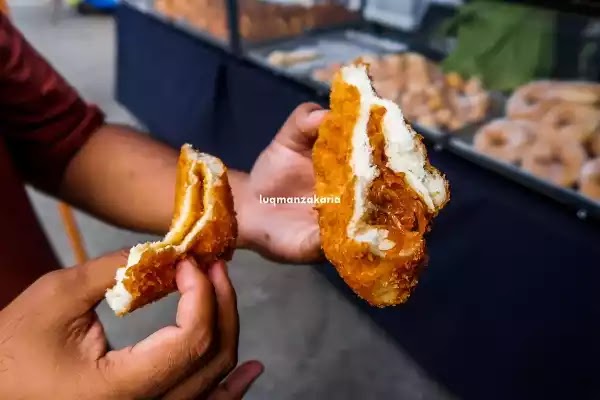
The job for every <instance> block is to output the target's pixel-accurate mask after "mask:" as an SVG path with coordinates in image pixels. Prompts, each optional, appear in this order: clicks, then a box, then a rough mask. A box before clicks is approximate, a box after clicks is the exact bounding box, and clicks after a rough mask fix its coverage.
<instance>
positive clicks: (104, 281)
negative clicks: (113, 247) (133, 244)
mask: <svg viewBox="0 0 600 400" xmlns="http://www.w3.org/2000/svg"><path fill="white" fill-rule="evenodd" d="M128 254H129V251H128V250H121V251H118V252H114V253H109V254H106V255H104V256H101V257H98V258H95V259H93V260H89V261H87V262H85V263H83V264H79V265H76V266H74V267H71V268H66V269H63V270H62V271H60V272H61V273H62V275H63V276H62V277H61V279H60V280H61V282H60V283H58V285H59V286H63V290H64V292H65V293H68V296H61V297H62V298H64V300H63V301H64V302H65V303H68V304H63V305H62V306H63V307H67V309H70V310H71V311H72V314H73V313H85V312H87V311H89V310H90V309H91V308H93V307H95V306H96V305H97V304H98V303H99V302H100V301H101V300H102V299H103V298H104V294H105V293H106V289H108V288H110V287H112V286H113V285H114V284H115V275H116V272H117V269H119V268H120V267H123V266H125V265H126V264H127V257H128ZM57 306H60V305H57Z"/></svg>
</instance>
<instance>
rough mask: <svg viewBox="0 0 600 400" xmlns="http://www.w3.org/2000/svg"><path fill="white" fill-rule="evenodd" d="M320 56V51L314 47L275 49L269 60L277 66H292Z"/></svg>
mask: <svg viewBox="0 0 600 400" xmlns="http://www.w3.org/2000/svg"><path fill="white" fill-rule="evenodd" d="M320 56H321V55H320V54H319V52H318V51H316V50H313V49H297V50H294V51H281V50H275V51H272V52H271V53H270V54H269V55H268V57H267V61H268V62H269V64H271V65H275V66H277V67H291V66H293V65H295V64H300V63H303V62H308V61H313V60H316V59H317V58H319V57H320Z"/></svg>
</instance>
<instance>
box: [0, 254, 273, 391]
mask: <svg viewBox="0 0 600 400" xmlns="http://www.w3.org/2000/svg"><path fill="white" fill-rule="evenodd" d="M125 261H126V257H125V256H124V255H123V254H113V255H108V256H105V257H102V258H99V259H96V260H93V261H90V262H88V263H85V264H83V265H79V266H76V267H73V268H68V269H64V270H58V271H54V272H51V273H49V274H47V275H45V276H43V277H42V278H40V279H39V280H38V281H36V282H35V283H34V284H33V285H31V286H30V287H29V288H28V289H27V290H25V291H24V292H23V293H22V294H21V295H20V296H19V297H18V298H17V299H15V300H14V301H13V302H12V303H11V304H9V305H8V306H7V307H6V308H5V309H3V310H2V311H0V398H2V399H46V398H48V397H49V396H50V397H52V398H56V399H64V400H69V399H107V400H112V399H115V400H116V399H139V398H149V397H154V396H162V398H164V399H167V400H172V399H197V398H199V397H200V398H203V399H205V398H206V399H213V400H225V399H227V400H229V399H239V398H241V396H242V395H243V393H244V392H245V391H246V389H247V388H248V387H249V386H250V384H251V383H252V382H253V381H254V380H255V379H256V378H257V377H258V375H260V373H261V372H262V366H261V365H260V364H259V363H257V362H250V363H246V364H244V365H242V366H240V367H239V368H238V369H237V370H236V371H234V372H233V373H232V374H231V375H230V376H229V378H228V379H227V380H226V381H225V382H224V383H223V384H221V385H220V386H216V385H218V384H219V382H220V381H221V379H223V378H224V377H225V376H226V375H227V373H229V371H231V370H232V369H233V367H234V366H235V365H236V363H237V343H238V328H239V321H238V315H237V308H236V300H235V292H234V289H233V287H232V285H231V282H230V280H229V277H228V276H227V272H226V270H225V265H224V264H223V263H216V264H214V265H212V266H210V267H209V269H208V271H207V273H206V274H205V273H203V272H202V271H201V270H200V269H199V268H198V267H197V266H196V265H195V264H194V263H193V262H192V261H183V262H181V263H180V264H179V265H178V266H177V287H178V288H179V291H180V292H181V299H180V301H179V305H178V310H177V318H176V321H177V325H176V326H169V327H166V328H163V329H161V330H159V331H158V332H155V333H154V334H152V335H151V336H149V337H148V338H146V339H144V340H142V341H141V342H139V343H137V344H135V345H134V346H130V347H127V348H125V349H122V350H116V351H109V352H107V348H106V338H105V335H104V330H103V328H102V325H101V323H100V322H99V320H98V318H97V316H96V314H95V312H94V311H93V310H94V306H95V305H96V304H97V303H98V302H99V301H100V300H101V299H102V298H103V297H104V292H105V290H106V288H107V287H109V286H112V284H113V283H114V275H115V271H116V269H117V267H118V266H119V265H123V263H124V262H125ZM215 386H216V387H215Z"/></svg>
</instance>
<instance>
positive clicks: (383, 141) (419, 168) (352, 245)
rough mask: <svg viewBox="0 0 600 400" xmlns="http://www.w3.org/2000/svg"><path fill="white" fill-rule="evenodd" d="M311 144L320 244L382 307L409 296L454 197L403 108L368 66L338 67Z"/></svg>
mask: <svg viewBox="0 0 600 400" xmlns="http://www.w3.org/2000/svg"><path fill="white" fill-rule="evenodd" d="M330 109H331V111H330V112H329V113H328V115H327V117H326V119H325V121H324V122H323V123H322V124H321V126H320V128H319V133H318V137H317V141H316V143H315V146H314V148H313V163H314V170H315V180H316V186H315V190H316V194H317V196H318V197H319V198H328V199H329V198H337V199H339V201H338V202H337V203H336V202H320V203H319V204H317V207H316V209H317V212H318V221H319V227H320V233H321V245H322V248H323V251H324V254H325V256H326V257H327V259H328V260H329V261H330V262H331V263H332V264H333V265H334V267H335V268H336V270H337V272H338V273H339V274H340V276H341V277H342V278H343V279H344V281H345V282H346V284H347V285H348V286H349V287H350V288H351V289H352V290H353V291H354V292H355V293H356V294H357V295H358V296H359V297H361V298H363V299H364V300H366V301H367V302H368V303H369V304H371V305H373V306H377V307H385V306H391V305H397V304H401V303H404V302H406V300H407V299H408V298H409V296H410V294H411V292H412V290H413V289H414V287H415V286H416V285H417V282H418V273H419V271H420V270H421V268H422V267H423V266H424V264H425V262H426V258H427V257H426V246H425V238H424V235H425V234H426V233H427V232H428V231H429V228H430V224H431V221H432V219H433V218H434V217H435V216H436V215H437V214H438V212H439V211H440V210H441V209H442V208H443V207H444V206H445V204H446V203H447V202H448V200H449V196H450V193H449V187H448V182H447V181H446V179H445V178H444V176H443V175H442V174H441V173H440V172H439V171H438V170H437V169H435V168H434V167H433V166H431V164H430V163H429V161H428V159H427V152H426V150H425V146H424V145H423V143H422V139H421V137H420V136H419V135H418V134H416V133H415V131H414V130H413V129H412V128H411V126H410V125H409V124H408V123H407V122H406V120H405V119H404V116H403V114H402V111H401V110H400V108H399V107H398V106H397V105H396V104H395V103H394V102H392V101H389V100H384V99H381V98H380V97H378V96H377V95H376V93H375V92H374V90H373V88H372V84H371V82H370V80H369V76H368V66H367V65H365V64H362V63H360V62H357V63H355V64H352V65H348V66H345V67H343V68H342V69H341V71H339V72H338V73H336V75H335V77H334V79H333V85H332V89H331V94H330Z"/></svg>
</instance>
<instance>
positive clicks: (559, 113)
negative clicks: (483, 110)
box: [473, 81, 600, 200]
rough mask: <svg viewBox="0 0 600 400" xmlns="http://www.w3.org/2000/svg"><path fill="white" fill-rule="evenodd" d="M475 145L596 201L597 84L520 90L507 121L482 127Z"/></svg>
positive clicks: (599, 186) (599, 157)
mask: <svg viewBox="0 0 600 400" xmlns="http://www.w3.org/2000/svg"><path fill="white" fill-rule="evenodd" d="M473 144H474V146H475V148H476V149H477V150H479V151H480V152H482V153H485V154H487V155H489V156H491V157H494V158H496V159H499V160H501V161H504V162H508V163H511V164H515V165H520V166H521V167H522V168H523V169H525V170H527V171H529V172H530V173H532V174H533V175H536V176H538V177H539V178H541V179H544V180H546V181H549V182H551V183H553V184H555V185H557V186H561V187H568V188H577V189H578V190H579V191H580V192H581V193H582V194H584V195H585V196H588V197H590V198H592V199H596V200H600V84H596V83H587V82H567V81H534V82H530V83H528V84H526V85H523V86H521V87H520V88H518V89H517V90H516V91H515V92H514V93H513V94H512V95H511V97H510V98H509V100H508V102H507V104H506V116H505V117H504V118H500V119H496V120H493V121H491V122H489V123H488V124H486V125H484V126H483V127H481V128H480V129H479V130H478V131H477V133H476V134H475V138H474V143H473Z"/></svg>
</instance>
